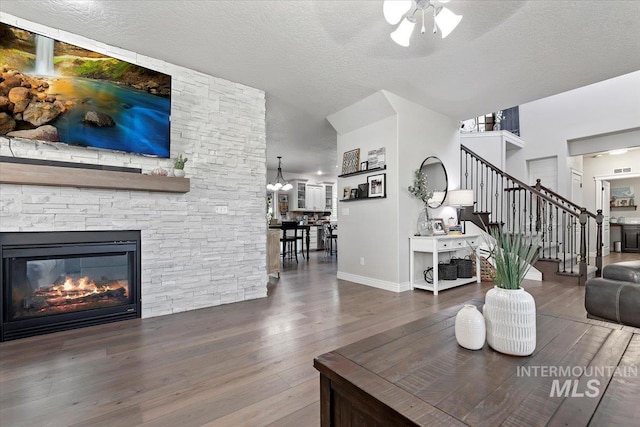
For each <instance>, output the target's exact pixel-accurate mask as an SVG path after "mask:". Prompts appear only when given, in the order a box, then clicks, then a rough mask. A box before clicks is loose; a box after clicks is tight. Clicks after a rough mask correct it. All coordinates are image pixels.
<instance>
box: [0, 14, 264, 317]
mask: <svg viewBox="0 0 640 427" xmlns="http://www.w3.org/2000/svg"><path fill="white" fill-rule="evenodd" d="M0 20H1V21H2V22H5V23H8V24H10V25H14V26H16V27H20V28H24V29H27V30H31V31H37V32H39V33H42V34H45V35H47V36H49V37H52V38H56V39H58V40H62V41H66V42H69V43H72V44H75V45H78V46H81V47H84V48H87V49H90V50H94V51H97V52H101V53H105V54H108V55H111V56H113V57H116V58H119V59H123V60H126V61H129V62H132V63H135V64H138V65H141V66H144V67H147V68H152V69H154V70H158V71H161V72H163V73H167V74H170V75H171V76H172V99H171V103H172V111H171V118H172V121H171V157H175V156H177V155H178V154H179V153H183V154H184V155H186V156H187V157H188V158H189V161H188V162H187V164H186V167H185V171H186V173H187V177H188V178H190V179H191V191H190V192H188V193H186V194H169V193H152V192H145V191H123V190H97V189H78V188H59V187H45V186H26V185H8V184H0V231H68V230H129V229H132V230H137V229H139V230H142V316H143V317H151V316H158V315H163V314H169V313H176V312H181V311H187V310H193V309H198V308H202V307H209V306H215V305H219V304H225V303H231V302H236V301H243V300H248V299H252V298H260V297H264V296H266V294H267V289H266V285H267V281H268V279H267V274H266V227H265V220H266V219H265V212H266V211H265V203H266V202H265V198H266V190H265V184H266V136H265V95H264V92H263V91H261V90H258V89H254V88H251V87H247V86H243V85H241V84H238V83H234V82H230V81H227V80H223V79H220V78H216V77H212V76H209V75H205V74H202V73H199V72H196V71H193V70H189V69H186V68H183V67H179V66H176V65H173V64H169V63H166V62H163V61H160V60H156V59H152V58H149V57H145V56H142V55H137V54H136V53H134V52H130V51H126V50H122V49H119V48H114V47H110V46H106V45H104V44H103V43H99V42H95V41H93V40H90V39H87V38H84V37H80V36H76V35H72V34H69V33H66V32H64V31H59V30H55V29H51V28H48V27H43V26H41V25H37V24H33V23H31V22H29V21H25V20H23V19H20V18H16V17H14V16H11V15H8V14H6V13H0ZM0 155H3V156H12V155H15V156H17V157H29V158H38V159H49V160H62V161H73V162H79V163H92V164H103V165H115V166H128V167H137V168H142V169H143V172H146V173H148V172H149V171H151V170H153V169H154V168H156V167H158V166H160V167H163V168H165V169H168V170H171V165H172V164H173V162H172V161H171V160H169V159H155V158H148V157H143V156H136V155H130V154H124V153H117V152H110V151H104V150H94V149H87V148H81V147H73V146H66V145H62V144H49V143H43V142H35V141H27V140H18V139H11V140H10V139H8V138H6V137H0ZM71 173H72V172H71ZM216 206H227V207H228V213H227V214H217V213H215V207H216Z"/></svg>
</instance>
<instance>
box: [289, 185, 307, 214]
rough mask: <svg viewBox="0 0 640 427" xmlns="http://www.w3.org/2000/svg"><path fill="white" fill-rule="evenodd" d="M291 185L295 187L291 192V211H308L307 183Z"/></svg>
mask: <svg viewBox="0 0 640 427" xmlns="http://www.w3.org/2000/svg"><path fill="white" fill-rule="evenodd" d="M291 185H293V189H292V190H291V194H290V197H289V210H290V211H304V210H307V182H306V181H291Z"/></svg>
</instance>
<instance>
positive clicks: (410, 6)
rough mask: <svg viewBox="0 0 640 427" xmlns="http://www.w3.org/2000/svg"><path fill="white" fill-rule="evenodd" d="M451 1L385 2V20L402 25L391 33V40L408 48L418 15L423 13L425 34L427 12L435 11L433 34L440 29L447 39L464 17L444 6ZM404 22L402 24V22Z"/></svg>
mask: <svg viewBox="0 0 640 427" xmlns="http://www.w3.org/2000/svg"><path fill="white" fill-rule="evenodd" d="M449 1H450V0H384V4H383V5H382V12H383V14H384V18H385V19H386V20H387V22H388V23H389V24H391V25H396V24H398V22H400V25H398V27H397V28H396V29H395V30H394V31H393V32H392V33H391V39H392V40H393V41H394V42H396V43H397V44H399V45H400V46H404V47H407V46H409V43H410V41H411V35H412V34H413V29H414V27H415V25H416V14H417V13H418V12H422V28H421V30H420V32H421V33H422V34H424V33H425V32H426V28H425V25H424V23H425V11H426V10H428V9H429V8H432V9H433V33H434V34H436V33H437V32H438V29H439V30H440V34H442V38H445V37H447V36H448V35H449V34H451V32H452V31H453V30H454V29H455V28H456V27H457V26H458V24H459V23H460V21H461V20H462V15H456V14H455V13H453V12H452V11H451V10H450V9H448V8H446V7H444V6H443V4H446V3H449ZM401 21H402V22H401Z"/></svg>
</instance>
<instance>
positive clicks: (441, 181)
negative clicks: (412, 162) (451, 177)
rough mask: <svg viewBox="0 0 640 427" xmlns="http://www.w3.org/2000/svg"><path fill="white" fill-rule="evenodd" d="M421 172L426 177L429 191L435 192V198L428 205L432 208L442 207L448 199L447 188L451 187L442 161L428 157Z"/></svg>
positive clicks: (421, 167)
mask: <svg viewBox="0 0 640 427" xmlns="http://www.w3.org/2000/svg"><path fill="white" fill-rule="evenodd" d="M420 172H421V173H422V174H423V175H424V176H425V177H426V181H427V189H428V190H429V191H432V192H433V196H432V197H431V198H430V199H429V200H428V202H427V204H428V205H429V207H430V208H438V207H440V206H441V205H442V202H444V199H445V197H447V187H448V186H449V181H448V179H447V170H446V169H445V168H444V165H443V164H442V161H441V160H440V159H439V158H437V157H435V156H430V157H427V158H426V159H424V162H422V165H421V166H420Z"/></svg>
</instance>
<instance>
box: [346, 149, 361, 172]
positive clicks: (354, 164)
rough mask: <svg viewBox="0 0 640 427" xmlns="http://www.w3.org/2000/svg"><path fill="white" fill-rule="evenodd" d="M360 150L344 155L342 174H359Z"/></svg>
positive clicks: (347, 152)
mask: <svg viewBox="0 0 640 427" xmlns="http://www.w3.org/2000/svg"><path fill="white" fill-rule="evenodd" d="M359 167H360V149H359V148H356V149H355V150H351V151H346V152H345V153H344V154H343V155H342V174H343V175H345V174H348V173H353V172H358V171H359V170H360V169H359Z"/></svg>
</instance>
